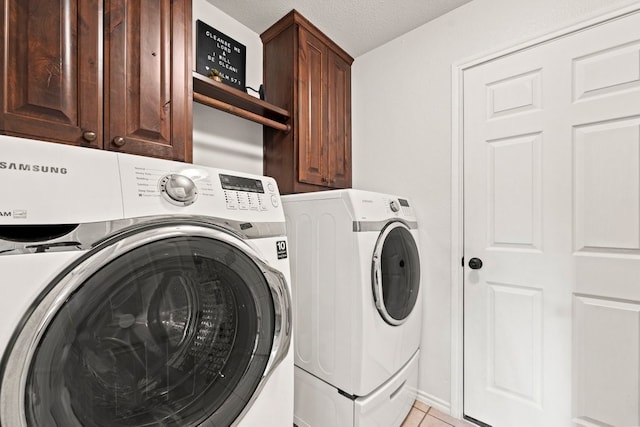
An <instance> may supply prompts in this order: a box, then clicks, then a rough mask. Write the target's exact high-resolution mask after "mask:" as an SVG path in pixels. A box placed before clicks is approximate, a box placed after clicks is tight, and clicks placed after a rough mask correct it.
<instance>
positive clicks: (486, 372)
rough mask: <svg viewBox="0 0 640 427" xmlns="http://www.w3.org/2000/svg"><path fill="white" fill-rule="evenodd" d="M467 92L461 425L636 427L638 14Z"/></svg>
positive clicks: (503, 70) (499, 65)
mask: <svg viewBox="0 0 640 427" xmlns="http://www.w3.org/2000/svg"><path fill="white" fill-rule="evenodd" d="M463 79H464V83H463V84H464V86H463V90H464V92H463V96H464V101H463V108H464V127H463V132H464V245H465V248H464V259H465V270H464V274H465V275H464V282H465V283H464V413H465V415H467V416H469V417H472V418H474V419H476V420H479V421H482V422H484V423H487V424H489V425H492V426H494V427H513V426H518V427H528V426H540V427H547V426H554V427H555V426H578V425H580V426H638V425H640V404H639V402H640V392H639V384H640V372H639V369H640V13H635V14H630V15H628V16H625V17H622V18H618V19H615V20H611V21H609V22H607V23H605V24H601V25H597V26H594V27H590V28H589V29H587V30H584V31H579V32H574V33H572V34H570V35H568V36H565V37H561V38H556V39H554V40H552V41H548V42H546V43H543V44H539V45H537V46H534V47H532V48H529V49H526V50H522V51H519V52H517V53H514V54H511V55H507V56H504V57H501V58H499V59H496V60H493V61H490V62H487V63H484V64H481V65H478V66H476V67H473V68H470V69H467V70H465V72H464V75H463ZM471 258H477V259H480V260H481V261H482V264H483V265H482V267H481V268H479V269H472V268H470V267H469V262H470V260H471ZM474 261H475V260H474ZM477 264H478V263H477V262H476V265H475V267H478V265H477Z"/></svg>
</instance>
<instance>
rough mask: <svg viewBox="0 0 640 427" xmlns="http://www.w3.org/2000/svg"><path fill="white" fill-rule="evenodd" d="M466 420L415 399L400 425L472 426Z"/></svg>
mask: <svg viewBox="0 0 640 427" xmlns="http://www.w3.org/2000/svg"><path fill="white" fill-rule="evenodd" d="M472 426H473V424H469V423H468V422H466V421H462V420H457V419H455V418H453V417H451V416H450V415H447V414H444V413H442V412H440V411H438V410H437V409H434V408H431V407H429V406H427V405H425V404H424V403H422V402H418V401H417V400H416V401H415V403H414V404H413V408H411V412H409V415H407V418H405V420H404V422H403V423H402V427H472Z"/></svg>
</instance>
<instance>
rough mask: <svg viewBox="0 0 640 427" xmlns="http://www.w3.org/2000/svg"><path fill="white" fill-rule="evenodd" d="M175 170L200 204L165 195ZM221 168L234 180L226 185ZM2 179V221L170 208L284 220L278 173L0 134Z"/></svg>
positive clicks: (66, 220) (64, 219) (89, 217)
mask: <svg viewBox="0 0 640 427" xmlns="http://www.w3.org/2000/svg"><path fill="white" fill-rule="evenodd" d="M176 173H177V174H181V175H184V176H186V177H188V178H190V179H191V181H192V182H193V183H194V184H195V186H196V191H197V196H196V198H195V201H194V202H193V203H191V204H188V205H186V206H185V205H184V204H183V205H176V204H172V203H170V202H169V201H168V200H169V199H168V198H167V197H163V196H162V194H161V190H160V185H159V181H160V179H161V178H163V177H165V176H167V175H170V174H176ZM221 175H225V176H226V177H227V178H225V179H229V177H230V179H231V182H229V181H227V182H226V183H225V184H224V185H223V183H222V182H221V179H222V178H221ZM0 179H1V180H2V182H3V188H2V197H1V198H0V225H20V224H24V225H26V224H72V223H88V222H98V221H110V220H116V219H125V218H135V217H141V216H149V215H167V214H180V215H203V216H209V217H216V218H221V219H226V218H228V219H233V220H234V221H247V222H284V213H283V211H282V206H281V201H280V195H279V192H278V187H277V184H276V182H275V180H274V179H273V178H269V177H263V176H257V175H251V174H245V173H240V172H235V171H226V170H222V169H214V168H208V167H203V166H196V165H192V164H188V163H181V162H174V161H169V160H162V159H155V158H149V157H142V156H134V155H128V154H119V153H114V152H110V151H106V150H97V149H90V148H81V147H74V146H69V145H64V144H56V143H50V142H42V141H33V140H29V139H23V138H15V137H9V136H3V135H0ZM223 186H225V187H226V188H223Z"/></svg>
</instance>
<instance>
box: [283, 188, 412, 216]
mask: <svg viewBox="0 0 640 427" xmlns="http://www.w3.org/2000/svg"><path fill="white" fill-rule="evenodd" d="M332 199H342V200H343V201H344V203H345V206H346V207H347V209H348V210H349V212H350V213H351V215H352V216H353V220H354V221H384V220H389V219H394V218H398V219H404V220H406V221H415V220H416V216H415V212H414V210H413V205H412V203H411V201H410V200H408V199H407V198H404V197H401V196H395V195H391V194H384V193H377V192H373V191H365V190H357V189H352V188H350V189H344V190H328V191H316V192H312V193H301V194H289V195H284V196H282V202H283V204H284V205H285V210H286V206H287V205H288V204H297V203H300V204H307V205H308V206H313V207H311V209H322V203H323V201H328V200H332ZM392 204H393V207H392ZM396 207H397V209H398V210H397V211H395V208H396Z"/></svg>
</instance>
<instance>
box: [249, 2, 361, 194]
mask: <svg viewBox="0 0 640 427" xmlns="http://www.w3.org/2000/svg"><path fill="white" fill-rule="evenodd" d="M261 38H262V42H263V46H264V55H263V58H264V85H265V100H266V101H268V102H270V103H272V104H275V105H277V106H280V107H282V108H284V109H286V110H288V111H290V112H291V115H292V122H293V126H292V131H291V132H289V133H284V132H279V131H276V130H272V129H268V128H265V129H264V173H265V174H266V175H269V176H273V177H274V178H276V180H277V181H278V186H279V187H280V191H281V192H282V193H299V192H306V191H317V190H323V189H328V188H349V187H351V64H352V62H353V58H351V56H349V55H348V54H347V53H346V52H345V51H344V50H342V49H341V48H340V47H339V46H337V45H336V44H335V43H334V42H333V41H331V40H330V39H329V38H328V37H327V36H326V35H324V34H323V33H322V32H320V30H318V29H317V28H316V27H315V26H314V25H313V24H311V23H310V22H309V21H308V20H307V19H305V18H304V17H303V16H301V15H300V14H299V13H297V12H296V11H292V12H290V13H289V14H288V15H286V16H285V17H284V18H282V19H281V20H280V21H278V22H277V23H275V24H274V25H273V26H272V27H270V28H269V29H268V30H267V31H265V32H264V33H263V34H262V35H261Z"/></svg>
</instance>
